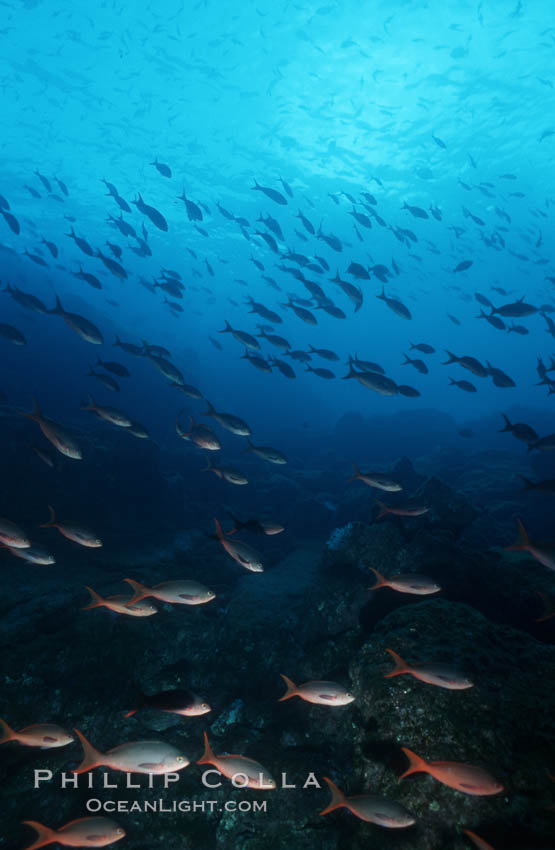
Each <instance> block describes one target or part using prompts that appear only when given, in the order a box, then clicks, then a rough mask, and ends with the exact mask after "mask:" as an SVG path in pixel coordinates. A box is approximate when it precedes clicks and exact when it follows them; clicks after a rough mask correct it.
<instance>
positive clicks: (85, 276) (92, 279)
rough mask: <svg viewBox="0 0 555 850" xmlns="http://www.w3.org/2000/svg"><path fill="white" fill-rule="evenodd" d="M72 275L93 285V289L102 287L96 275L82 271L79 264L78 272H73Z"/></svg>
mask: <svg viewBox="0 0 555 850" xmlns="http://www.w3.org/2000/svg"><path fill="white" fill-rule="evenodd" d="M73 276H74V277H77V278H79V280H84V281H85V283H88V284H89V286H92V287H93V289H102V284H101V282H100V281H99V279H98V278H97V277H96V275H94V274H91V273H90V272H85V271H83V267H82V266H79V271H78V272H73Z"/></svg>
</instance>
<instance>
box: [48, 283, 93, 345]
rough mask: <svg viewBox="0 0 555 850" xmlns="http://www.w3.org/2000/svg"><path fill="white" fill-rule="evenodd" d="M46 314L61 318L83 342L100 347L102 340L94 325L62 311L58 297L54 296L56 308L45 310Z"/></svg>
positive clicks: (81, 317) (76, 315)
mask: <svg viewBox="0 0 555 850" xmlns="http://www.w3.org/2000/svg"><path fill="white" fill-rule="evenodd" d="M47 312H48V313H53V314H55V315H58V316H61V317H62V319H63V320H64V322H65V323H66V324H67V325H68V326H69V327H70V328H71V329H72V330H73V331H75V333H76V334H78V335H79V336H80V337H81V339H84V340H85V342H90V343H92V344H93V345H102V344H103V342H104V338H103V336H102V334H101V333H100V331H99V330H98V328H97V327H96V325H93V323H92V322H90V321H89V320H88V319H85V318H84V317H83V316H80V315H79V314H78V313H70V312H68V311H67V310H64V308H63V307H62V303H61V301H60V299H59V297H58V296H57V295H56V306H55V307H54V308H53V309H52V310H47Z"/></svg>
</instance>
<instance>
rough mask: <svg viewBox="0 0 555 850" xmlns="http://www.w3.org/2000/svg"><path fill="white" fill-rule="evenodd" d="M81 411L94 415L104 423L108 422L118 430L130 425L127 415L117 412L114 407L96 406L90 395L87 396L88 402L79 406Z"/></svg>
mask: <svg viewBox="0 0 555 850" xmlns="http://www.w3.org/2000/svg"><path fill="white" fill-rule="evenodd" d="M81 410H90V411H91V412H92V413H95V414H96V416H98V417H99V419H104V420H105V421H106V422H110V423H111V424H112V425H117V426H118V427H119V428H129V427H130V425H131V419H130V418H129V416H128V415H127V413H124V412H123V411H121V410H118V409H117V408H116V407H109V406H108V405H105V404H102V405H101V404H97V403H96V401H95V400H94V398H93V397H92V396H91V395H89V400H88V402H83V403H82V404H81Z"/></svg>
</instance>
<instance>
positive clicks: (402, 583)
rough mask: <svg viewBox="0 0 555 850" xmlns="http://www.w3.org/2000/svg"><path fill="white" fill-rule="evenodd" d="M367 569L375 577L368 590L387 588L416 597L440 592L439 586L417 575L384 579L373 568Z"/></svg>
mask: <svg viewBox="0 0 555 850" xmlns="http://www.w3.org/2000/svg"><path fill="white" fill-rule="evenodd" d="M368 569H369V570H370V571H371V572H373V573H374V575H375V576H376V584H374V585H372V587H369V588H368V590H379V589H380V588H381V587H389V588H391V589H392V590H396V591H397V592H398V593H410V594H414V595H416V596H429V595H430V594H432V593H439V591H440V590H441V587H440V586H439V584H436V582H435V581H433V579H431V578H428V577H427V576H422V575H418V574H417V573H407V574H406V575H397V576H393V577H392V578H385V577H384V576H382V575H381V574H380V573H379V572H378V571H377V570H375V569H374V567H369V568H368Z"/></svg>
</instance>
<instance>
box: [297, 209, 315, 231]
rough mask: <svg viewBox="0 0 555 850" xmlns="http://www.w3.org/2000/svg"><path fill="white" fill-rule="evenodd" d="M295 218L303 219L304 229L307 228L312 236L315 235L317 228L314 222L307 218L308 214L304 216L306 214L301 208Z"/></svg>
mask: <svg viewBox="0 0 555 850" xmlns="http://www.w3.org/2000/svg"><path fill="white" fill-rule="evenodd" d="M295 218H298V219H300V220H301V222H302V225H303V227H304V229H305V230H306V231H307V232H308V233H310V234H311V236H314V234H315V233H316V231H315V229H314V225H313V224H312V222H310V221H309V220H308V218H306V216H304V215H303V213H302V212H301V210H299V212H298V213H297V215H296V216H295Z"/></svg>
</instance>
